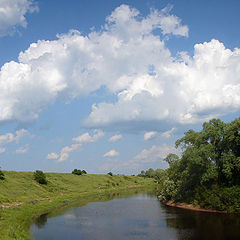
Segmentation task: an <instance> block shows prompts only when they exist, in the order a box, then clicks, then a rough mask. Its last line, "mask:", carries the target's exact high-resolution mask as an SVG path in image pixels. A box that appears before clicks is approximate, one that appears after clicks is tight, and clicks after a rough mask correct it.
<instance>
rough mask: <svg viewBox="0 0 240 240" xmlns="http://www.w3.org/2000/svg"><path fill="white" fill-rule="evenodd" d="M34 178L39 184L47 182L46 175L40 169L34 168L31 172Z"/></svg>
mask: <svg viewBox="0 0 240 240" xmlns="http://www.w3.org/2000/svg"><path fill="white" fill-rule="evenodd" d="M33 176H34V179H35V180H36V181H37V182H38V183H40V184H47V179H46V175H45V174H44V173H43V172H42V171H40V170H36V171H35V172H34V174H33Z"/></svg>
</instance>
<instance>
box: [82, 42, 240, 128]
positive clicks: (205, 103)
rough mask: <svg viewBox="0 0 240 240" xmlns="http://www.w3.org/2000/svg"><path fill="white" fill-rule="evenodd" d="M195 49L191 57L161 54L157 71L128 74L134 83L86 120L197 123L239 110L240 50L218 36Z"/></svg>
mask: <svg viewBox="0 0 240 240" xmlns="http://www.w3.org/2000/svg"><path fill="white" fill-rule="evenodd" d="M160 49H161V48H160ZM194 49H195V51H194V56H193V57H192V58H191V57H190V56H187V57H186V55H184V54H182V55H181V58H180V59H173V58H170V56H169V57H166V59H165V60H164V57H162V56H161V58H159V59H158V61H156V62H154V66H155V70H154V72H155V74H154V75H151V74H150V75H146V74H144V73H142V72H141V71H139V72H137V73H136V74H135V76H134V77H133V76H131V77H129V76H126V77H125V82H126V81H128V82H131V84H130V85H129V86H128V87H127V88H126V89H124V90H122V91H119V93H118V101H117V102H115V103H104V102H103V103H99V104H95V105H93V106H92V112H91V114H90V115H89V117H88V118H87V120H86V122H87V124H88V125H89V126H92V127H104V126H108V125H111V124H118V123H120V124H122V123H126V124H128V125H130V124H131V123H135V122H136V121H138V122H139V121H141V122H145V123H146V124H145V125H148V123H149V122H151V121H156V122H159V123H169V124H172V125H176V124H194V123H200V122H203V121H207V120H209V119H211V118H213V117H219V116H222V115H225V114H228V113H232V112H235V111H238V110H239V109H240V77H239V76H240V68H239V61H240V49H237V48H236V49H234V50H233V51H231V50H230V49H226V48H225V46H224V45H223V43H220V42H219V41H218V40H211V41H210V42H205V43H203V44H196V45H195V47H194ZM165 50H166V49H163V51H165ZM142 51H144V49H142ZM146 59H147V55H146V58H145V60H146ZM148 61H150V59H148ZM130 79H131V80H130ZM107 113H108V114H107ZM120 124H119V125H120ZM158 125H159V126H160V124H158ZM160 128H161V126H160Z"/></svg>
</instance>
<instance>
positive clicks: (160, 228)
mask: <svg viewBox="0 0 240 240" xmlns="http://www.w3.org/2000/svg"><path fill="white" fill-rule="evenodd" d="M109 199H112V196H111V197H109ZM95 200H96V201H97V202H90V203H88V204H87V205H84V206H80V207H71V208H67V209H63V210H62V211H60V212H59V211H58V212H57V213H56V214H54V213H49V214H45V215H42V216H40V217H39V218H38V219H37V220H36V222H35V223H34V224H33V225H32V226H31V227H30V232H31V233H32V236H33V237H34V239H36V240H55V239H56V240H63V239H64V240H79V239H81V240H95V239H96V240H110V239H111V240H135V239H138V240H145V239H147V240H160V239H162V240H171V239H172V240H175V239H182V240H188V239H189V240H193V239H201V240H205V239H209V240H218V239H226V240H235V239H236V240H237V239H238V240H239V239H240V216H239V215H228V214H219V213H205V212H195V211H190V210H183V209H178V208H173V207H167V206H164V205H162V204H161V203H160V202H159V201H158V199H157V198H156V196H154V195H151V194H143V193H141V194H135V195H130V196H127V195H124V196H121V195H120V196H118V198H114V199H112V200H109V201H106V200H107V199H104V202H100V201H103V199H95ZM91 201H92V200H91Z"/></svg>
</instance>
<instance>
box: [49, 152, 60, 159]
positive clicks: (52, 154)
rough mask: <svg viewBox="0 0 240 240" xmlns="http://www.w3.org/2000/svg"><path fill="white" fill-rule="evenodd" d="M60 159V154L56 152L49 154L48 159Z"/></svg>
mask: <svg viewBox="0 0 240 240" xmlns="http://www.w3.org/2000/svg"><path fill="white" fill-rule="evenodd" d="M58 158H59V156H58V154H57V153H55V152H52V153H49V154H48V155H47V159H58Z"/></svg>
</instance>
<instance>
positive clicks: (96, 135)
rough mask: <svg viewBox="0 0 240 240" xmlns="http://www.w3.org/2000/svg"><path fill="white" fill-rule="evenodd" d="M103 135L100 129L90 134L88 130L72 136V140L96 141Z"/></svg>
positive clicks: (81, 141) (80, 141)
mask: <svg viewBox="0 0 240 240" xmlns="http://www.w3.org/2000/svg"><path fill="white" fill-rule="evenodd" d="M103 136H104V132H103V131H101V130H94V133H93V135H92V136H91V135H90V134H89V133H88V132H86V133H84V134H82V135H80V136H78V137H75V138H73V139H72V140H73V141H75V142H79V143H89V142H96V141H97V140H98V139H99V138H101V137H103Z"/></svg>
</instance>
